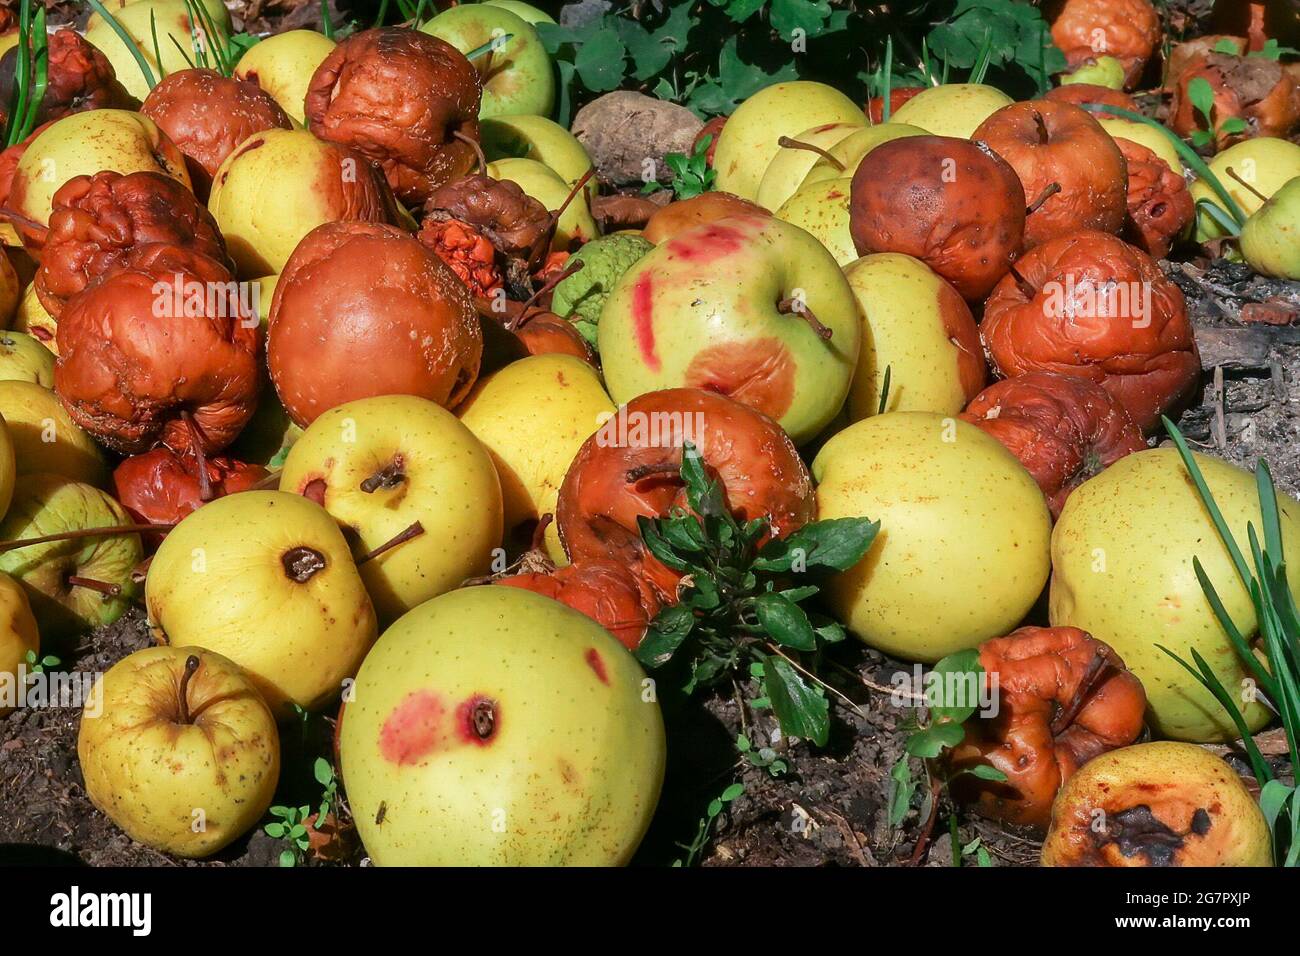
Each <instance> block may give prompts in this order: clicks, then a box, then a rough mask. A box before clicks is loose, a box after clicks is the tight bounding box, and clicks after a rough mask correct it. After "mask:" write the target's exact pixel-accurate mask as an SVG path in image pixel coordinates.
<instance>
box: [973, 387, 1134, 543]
mask: <svg viewBox="0 0 1300 956" xmlns="http://www.w3.org/2000/svg"><path fill="white" fill-rule="evenodd" d="M961 417H962V418H964V419H965V420H966V421H968V422H971V423H972V424H975V425H978V426H979V427H980V428H982V429H983V430H984V431H986V432H988V433H989V434H990V435H992V436H993V437H994V438H996V439H997V440H998V441H1000V442H1002V444H1004V445H1006V446H1007V449H1008V450H1009V451H1010V452H1011V454H1013V455H1015V456H1016V457H1017V458H1019V459H1020V463H1021V464H1022V465H1024V466H1025V468H1026V469H1027V470H1028V472H1029V473H1030V474H1031V475H1033V476H1034V481H1036V482H1038V487H1039V488H1041V489H1042V490H1043V494H1044V495H1045V496H1046V497H1047V504H1048V507H1049V508H1051V510H1052V517H1053V518H1055V517H1056V516H1058V515H1059V514H1060V513H1061V508H1062V506H1064V504H1065V499H1066V498H1067V497H1069V494H1070V492H1071V491H1073V490H1074V489H1075V488H1076V487H1078V486H1079V485H1081V484H1082V483H1083V482H1085V481H1087V480H1088V479H1089V478H1091V477H1092V476H1093V475H1095V474H1097V473H1098V472H1100V471H1101V470H1102V469H1103V468H1105V467H1106V466H1107V465H1109V464H1111V462H1114V461H1117V460H1118V459H1120V458H1123V457H1124V456H1125V455H1127V454H1130V453H1132V452H1135V451H1140V450H1141V449H1143V448H1145V447H1146V442H1145V441H1144V440H1143V438H1142V433H1141V432H1140V431H1138V429H1137V426H1136V425H1134V424H1133V420H1132V419H1131V418H1129V416H1128V412H1126V411H1124V408H1123V406H1121V405H1120V404H1119V403H1118V402H1117V401H1115V399H1114V398H1112V397H1111V394H1110V393H1109V392H1108V391H1106V390H1105V389H1104V388H1102V387H1101V386H1100V385H1098V384H1097V383H1095V382H1090V381H1088V380H1087V379H1085V378H1079V377H1078V376H1075V375H1061V374H1059V373H1056V372H1026V373H1025V374H1024V375H1017V376H1016V377H1015V378H1008V379H1003V380H1002V381H1001V382H996V383H994V384H993V385H990V386H989V387H988V388H986V389H984V391H982V392H980V393H979V394H978V395H977V396H975V399H974V400H973V401H972V402H971V403H970V405H969V406H967V408H966V411H964V412H962V414H961Z"/></svg>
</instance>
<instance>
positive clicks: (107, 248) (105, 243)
mask: <svg viewBox="0 0 1300 956" xmlns="http://www.w3.org/2000/svg"><path fill="white" fill-rule="evenodd" d="M156 243H164V244H167V245H172V246H184V247H186V248H190V249H193V250H194V251H195V252H196V253H199V254H201V255H204V256H207V257H208V258H210V259H213V260H215V261H217V262H218V263H221V264H223V265H226V266H229V265H230V260H229V257H228V256H227V255H226V244H225V241H224V240H223V239H222V238H221V234H220V233H219V232H218V231H217V223H216V220H214V219H213V218H212V215H211V214H210V213H209V212H208V211H207V210H206V209H205V208H204V207H203V206H202V205H201V204H200V203H199V202H198V201H197V200H196V199H195V198H194V194H193V193H192V192H190V191H189V190H188V189H186V188H185V186H184V184H182V183H179V182H177V181H176V180H174V179H172V178H171V177H170V176H164V175H162V174H161V173H151V172H137V173H129V174H127V175H125V176H123V175H122V174H121V173H115V172H112V171H110V170H105V171H104V172H100V173H96V174H95V175H94V176H76V177H74V178H72V179H70V180H68V181H67V182H66V183H64V184H63V186H61V187H60V188H59V191H58V192H56V193H55V194H54V199H53V203H52V211H51V212H50V226H49V230H48V232H47V233H46V234H45V239H44V249H43V250H42V253H41V267H40V269H39V270H38V271H37V273H36V279H35V285H36V294H37V296H38V297H39V298H40V300H41V305H42V306H44V307H45V310H46V311H47V312H49V313H50V315H52V316H53V317H54V318H56V319H57V318H58V317H59V314H60V312H62V310H63V306H64V303H65V302H66V301H67V300H68V299H70V298H71V297H72V296H74V295H76V294H77V293H78V292H81V291H83V290H84V289H85V288H86V287H87V286H89V285H91V284H93V283H94V282H96V281H97V280H99V279H103V278H105V277H107V276H108V275H111V274H112V273H113V272H114V271H116V270H118V269H122V268H126V267H129V266H130V265H131V263H132V261H133V259H134V258H137V257H139V256H141V255H149V253H147V252H144V251H143V250H144V247H145V246H147V245H151V244H156Z"/></svg>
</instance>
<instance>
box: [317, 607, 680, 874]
mask: <svg viewBox="0 0 1300 956" xmlns="http://www.w3.org/2000/svg"><path fill="white" fill-rule="evenodd" d="M339 753H340V757H341V761H342V772H343V777H344V779H345V780H347V785H348V802H349V804H350V806H351V809H352V815H353V818H354V819H355V820H356V823H357V829H358V831H359V832H360V834H361V839H362V842H363V843H364V844H365V847H366V851H367V853H369V855H370V859H371V860H372V861H373V862H374V863H376V864H378V865H380V866H451V865H456V866H465V865H480V866H530V865H532V866H557V865H570V866H611V865H620V864H624V863H626V862H627V861H628V860H629V859H630V858H631V856H632V854H633V852H634V851H635V850H636V848H637V845H638V844H639V843H640V842H641V837H642V836H643V835H644V833H645V831H646V828H647V827H648V826H649V825H650V818H651V816H652V815H653V814H654V810H655V805H656V803H657V801H658V799H659V789H660V785H661V784H662V781H663V773H664V758H665V742H664V728H663V719H662V717H661V716H660V713H659V705H658V704H657V703H655V695H654V692H653V684H652V683H651V682H650V681H648V680H647V679H646V677H645V674H644V673H643V672H642V671H641V668H640V667H639V666H637V663H636V661H635V659H633V657H632V655H630V654H629V653H628V652H627V651H626V650H625V649H624V648H623V647H622V645H620V644H619V643H618V641H617V640H615V639H614V637H612V636H611V635H610V633H609V632H608V631H606V630H605V629H604V628H603V627H601V626H600V625H599V624H597V623H596V622H595V621H593V620H591V619H590V618H588V617H587V616H586V615H583V614H580V613H579V612H577V611H574V610H573V609H571V608H568V607H565V606H564V605H563V604H560V603H559V602H558V601H553V600H551V599H550V598H547V597H542V596H541V595H539V594H533V593H532V592H529V591H524V590H521V589H519V588H497V587H473V588H462V589H461V590H459V591H452V592H450V593H449V594H444V595H442V596H441V597H438V598H434V599H433V600H432V601H428V602H426V603H425V604H422V605H420V606H419V607H418V608H416V609H415V610H413V611H411V612H410V613H409V614H407V615H406V616H404V617H403V618H402V619H401V620H399V621H398V622H397V623H396V624H394V625H393V626H392V627H391V628H389V629H388V630H387V631H385V632H384V635H383V637H381V638H380V639H379V642H378V643H377V644H376V645H375V648H374V650H373V651H371V652H370V654H369V656H367V657H366V661H365V663H364V664H363V665H362V667H361V673H360V674H358V675H357V682H356V686H355V699H354V700H351V701H349V702H348V705H347V712H346V715H345V717H344V719H343V726H342V730H341V732H340V734H339Z"/></svg>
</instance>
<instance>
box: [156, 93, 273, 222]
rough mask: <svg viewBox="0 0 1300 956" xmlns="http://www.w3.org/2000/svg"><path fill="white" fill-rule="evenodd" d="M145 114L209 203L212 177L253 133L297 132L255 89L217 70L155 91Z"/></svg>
mask: <svg viewBox="0 0 1300 956" xmlns="http://www.w3.org/2000/svg"><path fill="white" fill-rule="evenodd" d="M140 112H141V113H143V114H144V115H145V116H147V117H149V118H150V119H151V120H153V121H154V123H156V124H157V126H158V128H159V129H160V130H162V131H163V132H164V133H166V134H167V135H168V136H169V137H171V141H172V142H173V143H175V144H176V146H177V148H178V149H180V151H181V152H182V153H183V154H184V155H185V165H186V166H187V167H188V168H189V171H190V180H191V181H192V182H193V184H194V192H195V194H196V195H197V196H198V197H199V198H200V199H206V198H207V196H208V193H209V191H210V190H211V189H212V177H213V176H215V175H216V173H217V169H218V168H220V166H221V164H222V163H223V162H225V159H226V157H227V156H229V155H230V154H231V153H232V152H234V151H235V147H236V146H238V145H239V144H240V143H242V142H244V140H246V139H248V137H250V136H252V135H253V134H254V133H261V132H264V131H266V130H268V129H293V121H292V120H291V119H289V115H288V114H287V113H285V111H284V110H283V109H281V108H280V104H279V103H277V102H276V101H275V100H274V99H272V98H271V95H270V94H269V93H264V92H263V91H262V89H261V87H259V86H258V85H257V84H256V83H250V82H247V81H246V80H237V79H234V78H232V77H229V76H222V75H221V74H220V73H218V72H217V71H216V70H181V71H180V72H179V73H172V74H171V75H169V76H168V77H166V78H165V79H164V80H162V82H160V83H159V84H158V85H157V86H155V87H154V88H153V90H152V91H151V92H150V93H149V95H148V97H146V98H145V101H144V105H142V106H141V107H140Z"/></svg>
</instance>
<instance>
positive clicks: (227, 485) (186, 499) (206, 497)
mask: <svg viewBox="0 0 1300 956" xmlns="http://www.w3.org/2000/svg"><path fill="white" fill-rule="evenodd" d="M269 474H270V472H268V471H267V470H266V469H265V468H263V467H262V466H261V465H250V464H246V463H245V462H242V461H236V460H235V459H233V458H224V457H222V458H206V457H205V458H204V460H203V461H202V462H200V460H199V458H198V456H197V455H195V454H193V453H192V452H187V453H183V454H178V453H177V452H174V451H172V450H171V449H170V448H155V449H154V450H153V451H147V452H145V453H144V454H143V455H133V456H131V457H130V458H127V459H125V460H124V461H123V462H122V463H121V464H120V465H118V466H117V468H116V469H115V470H114V471H113V495H114V497H116V498H117V500H118V501H120V502H121V503H122V507H124V508H125V509H126V510H127V511H128V512H130V513H131V516H132V517H134V518H136V519H137V520H139V521H144V522H148V523H151V524H172V523H174V522H177V521H180V520H181V519H182V518H184V517H185V516H186V515H187V514H189V513H190V512H191V511H194V510H195V509H196V508H198V507H199V506H201V505H203V504H205V503H206V502H209V501H211V500H212V499H214V498H220V497H221V496H222V495H231V494H234V493H235V492H237V491H247V490H248V489H249V488H252V487H253V486H254V485H256V484H257V483H258V482H260V481H261V480H262V479H263V478H266V477H267V476H268V475H269ZM153 537H154V539H155V540H154V541H153V542H151V543H152V544H158V543H159V542H161V540H162V537H161V535H154V536H153Z"/></svg>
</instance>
